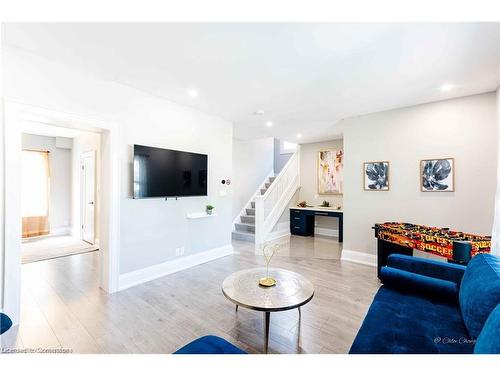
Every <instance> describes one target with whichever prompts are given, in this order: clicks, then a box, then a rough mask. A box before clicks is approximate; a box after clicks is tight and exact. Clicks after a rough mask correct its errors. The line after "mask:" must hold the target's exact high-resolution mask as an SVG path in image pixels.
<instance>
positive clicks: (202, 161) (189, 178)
mask: <svg viewBox="0 0 500 375" xmlns="http://www.w3.org/2000/svg"><path fill="white" fill-rule="evenodd" d="M207 161H208V156H207V155H203V154H195V153H192V152H183V151H176V150H167V149H164V148H156V147H148V146H140V145H134V198H154V197H191V196H206V195H207V169H208V167H207Z"/></svg>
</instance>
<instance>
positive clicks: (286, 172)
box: [255, 146, 300, 245]
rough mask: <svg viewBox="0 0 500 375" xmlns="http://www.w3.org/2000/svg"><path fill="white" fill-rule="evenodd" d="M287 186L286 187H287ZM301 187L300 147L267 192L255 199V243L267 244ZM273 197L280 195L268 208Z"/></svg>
mask: <svg viewBox="0 0 500 375" xmlns="http://www.w3.org/2000/svg"><path fill="white" fill-rule="evenodd" d="M285 185H286V186H285ZM299 186H300V146H298V147H297V150H296V151H295V153H294V154H293V155H292V156H291V157H290V159H289V160H288V162H287V163H286V164H285V166H284V168H283V169H282V170H281V172H280V173H279V174H278V175H277V176H276V178H275V179H274V181H273V182H272V184H271V186H269V188H268V189H267V191H266V192H265V193H264V194H262V195H260V196H259V195H258V196H256V197H255V243H256V245H260V244H262V243H264V242H265V240H266V237H267V235H268V234H269V233H270V232H271V229H272V228H273V227H274V225H275V224H276V222H277V221H278V220H279V217H280V216H281V213H282V212H283V209H284V206H283V205H284V204H287V203H288V202H289V201H290V199H291V198H292V197H293V194H295V192H296V191H297V189H298V188H299ZM272 195H279V197H277V198H276V199H275V200H274V202H272V206H271V207H266V206H267V205H266V203H267V202H268V201H269V199H270V198H271V196H272ZM278 211H279V215H278Z"/></svg>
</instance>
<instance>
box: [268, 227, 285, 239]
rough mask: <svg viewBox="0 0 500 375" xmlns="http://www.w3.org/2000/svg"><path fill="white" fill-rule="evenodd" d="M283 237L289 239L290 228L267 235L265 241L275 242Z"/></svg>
mask: <svg viewBox="0 0 500 375" xmlns="http://www.w3.org/2000/svg"><path fill="white" fill-rule="evenodd" d="M284 237H290V228H287V229H281V230H277V231H275V232H271V233H269V234H268V235H267V237H266V241H276V240H279V239H282V238H284Z"/></svg>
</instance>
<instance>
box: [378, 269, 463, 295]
mask: <svg viewBox="0 0 500 375" xmlns="http://www.w3.org/2000/svg"><path fill="white" fill-rule="evenodd" d="M380 280H381V281H382V283H383V284H384V286H388V287H390V288H394V289H397V290H401V291H403V292H408V293H412V294H420V295H425V296H428V297H434V298H437V299H439V300H446V301H451V302H455V303H456V302H457V300H458V285H457V284H456V283H455V282H453V281H448V280H442V279H437V278H435V277H430V276H424V275H419V274H418V273H413V272H408V271H404V270H400V269H397V268H392V267H388V266H386V267H383V268H382V269H381V270H380Z"/></svg>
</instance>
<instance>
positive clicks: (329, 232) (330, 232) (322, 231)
mask: <svg viewBox="0 0 500 375" xmlns="http://www.w3.org/2000/svg"><path fill="white" fill-rule="evenodd" d="M314 234H319V235H320V236H328V237H338V236H339V230H338V229H330V228H322V227H316V226H315V227H314Z"/></svg>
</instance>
